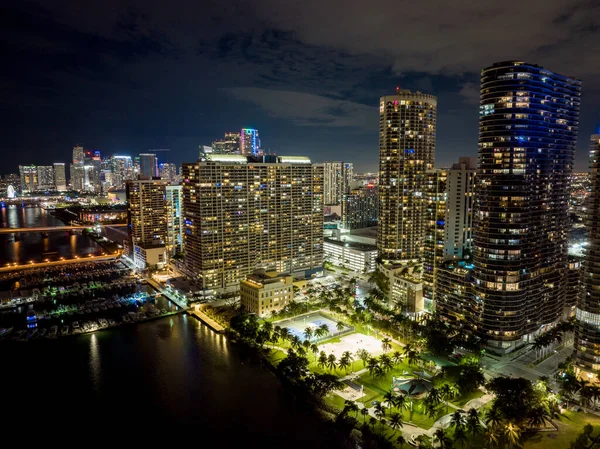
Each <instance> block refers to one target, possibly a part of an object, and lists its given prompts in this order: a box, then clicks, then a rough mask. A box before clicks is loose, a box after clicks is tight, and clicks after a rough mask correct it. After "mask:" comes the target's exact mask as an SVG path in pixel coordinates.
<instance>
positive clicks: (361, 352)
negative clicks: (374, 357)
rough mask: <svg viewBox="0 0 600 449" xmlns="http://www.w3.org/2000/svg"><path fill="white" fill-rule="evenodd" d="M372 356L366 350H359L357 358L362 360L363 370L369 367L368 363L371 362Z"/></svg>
mask: <svg viewBox="0 0 600 449" xmlns="http://www.w3.org/2000/svg"><path fill="white" fill-rule="evenodd" d="M370 356H371V354H369V351H367V350H366V349H359V350H358V351H356V357H358V358H359V359H361V360H362V362H363V368H364V367H366V366H367V361H368V360H369V357H370Z"/></svg>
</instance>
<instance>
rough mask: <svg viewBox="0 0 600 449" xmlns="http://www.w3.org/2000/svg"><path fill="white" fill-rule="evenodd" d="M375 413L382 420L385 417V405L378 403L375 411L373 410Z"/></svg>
mask: <svg viewBox="0 0 600 449" xmlns="http://www.w3.org/2000/svg"><path fill="white" fill-rule="evenodd" d="M373 413H375V416H376V417H377V418H378V419H382V418H383V417H384V416H385V407H384V406H383V404H381V403H378V404H376V405H375V410H373Z"/></svg>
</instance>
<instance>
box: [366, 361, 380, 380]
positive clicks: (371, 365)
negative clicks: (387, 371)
mask: <svg viewBox="0 0 600 449" xmlns="http://www.w3.org/2000/svg"><path fill="white" fill-rule="evenodd" d="M378 368H379V361H378V360H377V359H376V358H374V357H370V358H369V360H368V361H367V370H368V371H369V374H370V375H371V376H373V373H374V372H377V370H378Z"/></svg>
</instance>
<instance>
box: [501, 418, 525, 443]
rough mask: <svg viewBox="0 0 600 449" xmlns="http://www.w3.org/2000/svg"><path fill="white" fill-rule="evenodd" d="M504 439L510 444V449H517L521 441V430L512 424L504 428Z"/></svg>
mask: <svg viewBox="0 0 600 449" xmlns="http://www.w3.org/2000/svg"><path fill="white" fill-rule="evenodd" d="M503 433H504V438H505V439H506V442H507V443H508V449H512V448H513V447H515V446H516V445H517V444H518V443H519V440H520V439H521V429H520V428H519V426H517V425H516V424H513V423H511V422H509V423H507V424H506V425H505V426H504V432H503Z"/></svg>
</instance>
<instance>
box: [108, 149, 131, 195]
mask: <svg viewBox="0 0 600 449" xmlns="http://www.w3.org/2000/svg"><path fill="white" fill-rule="evenodd" d="M110 170H111V173H112V177H111V185H112V187H113V188H114V189H116V190H123V189H125V185H126V184H127V181H131V180H133V179H135V176H134V173H133V161H132V160H131V156H118V155H115V156H112V157H111V163H110Z"/></svg>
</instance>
